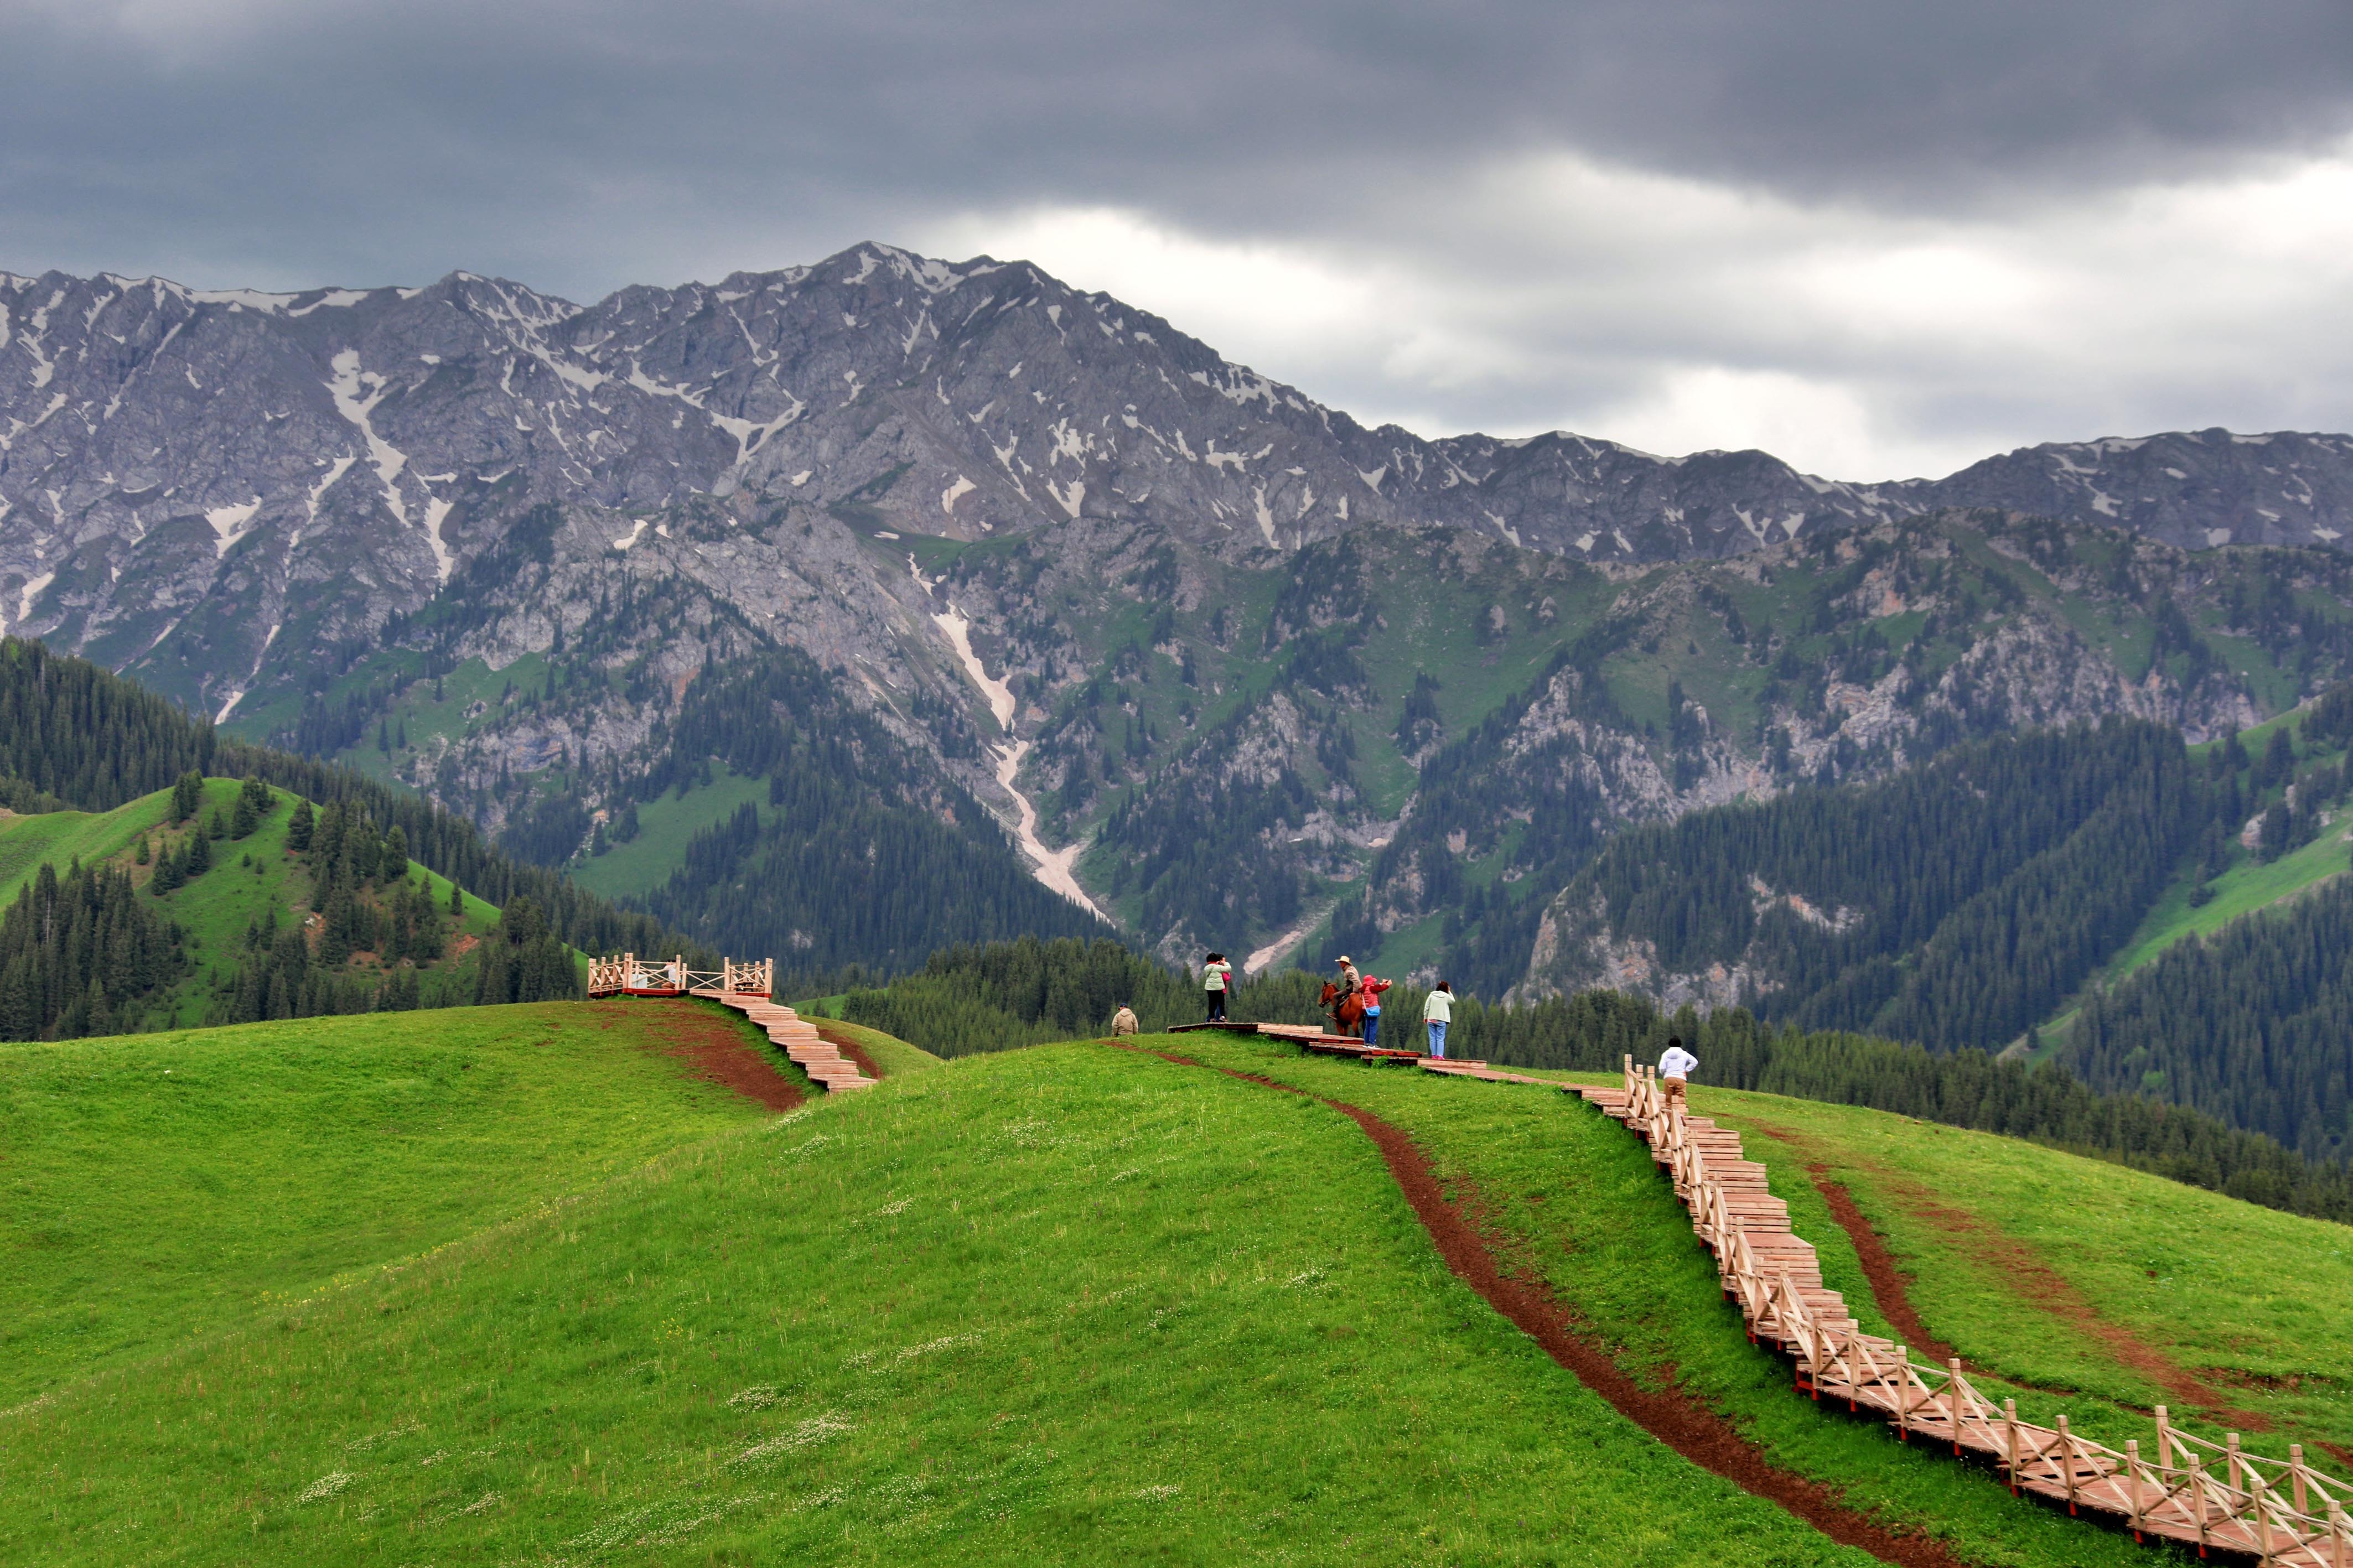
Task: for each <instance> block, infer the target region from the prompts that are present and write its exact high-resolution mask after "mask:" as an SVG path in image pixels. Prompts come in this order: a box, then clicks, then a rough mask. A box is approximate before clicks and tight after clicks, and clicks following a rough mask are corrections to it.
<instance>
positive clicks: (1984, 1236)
mask: <svg viewBox="0 0 2353 1568" xmlns="http://www.w3.org/2000/svg"><path fill="white" fill-rule="evenodd" d="M1747 1121H1748V1124H1749V1125H1750V1126H1752V1127H1754V1128H1756V1129H1757V1131H1759V1132H1762V1133H1764V1134H1765V1135H1766V1136H1767V1137H1768V1138H1771V1139H1774V1140H1776V1141H1778V1142H1781V1143H1785V1144H1787V1145H1788V1147H1790V1148H1791V1149H1794V1150H1796V1151H1798V1152H1799V1157H1800V1158H1804V1159H1807V1160H1808V1162H1809V1163H1808V1164H1807V1166H1806V1173H1807V1174H1808V1175H1810V1176H1811V1177H1812V1178H1813V1183H1814V1186H1815V1189H1816V1190H1817V1191H1819V1192H1820V1194H1822V1197H1823V1199H1824V1201H1825V1202H1827V1203H1828V1204H1829V1205H1830V1206H1831V1215H1832V1217H1834V1218H1835V1219H1837V1221H1838V1222H1839V1226H1840V1227H1841V1229H1843V1230H1844V1231H1845V1232H1846V1233H1847V1238H1848V1239H1849V1240H1850V1241H1852V1243H1853V1244H1854V1250H1855V1256H1856V1257H1857V1258H1860V1259H1861V1260H1862V1272H1863V1276H1864V1278H1865V1279H1869V1280H1870V1282H1871V1293H1872V1295H1873V1298H1875V1299H1876V1300H1877V1301H1878V1303H1879V1310H1880V1312H1881V1314H1882V1315H1883V1317H1885V1318H1886V1320H1887V1321H1889V1322H1890V1323H1892V1324H1894V1326H1895V1327H1896V1328H1897V1329H1899V1330H1901V1331H1904V1332H1905V1334H1906V1335H1907V1336H1908V1335H1915V1334H1916V1335H1917V1336H1919V1337H1917V1338H1915V1339H1910V1340H1909V1341H1908V1342H1909V1343H1910V1344H1911V1345H1912V1347H1913V1348H1914V1349H1915V1350H1919V1351H1922V1352H1926V1353H1929V1354H1932V1355H1934V1356H1935V1357H1936V1359H1937V1360H1938V1361H1947V1360H1950V1359H1951V1358H1952V1356H1953V1355H1954V1353H1955V1352H1953V1350H1952V1348H1951V1347H1950V1346H1948V1345H1947V1344H1945V1343H1944V1342H1942V1341H1941V1340H1938V1339H1937V1338H1936V1336H1935V1335H1933V1334H1931V1333H1930V1332H1929V1331H1928V1326H1927V1324H1926V1322H1925V1321H1922V1319H1921V1317H1920V1314H1919V1311H1918V1310H1917V1309H1915V1307H1914V1306H1913V1305H1912V1300H1911V1297H1910V1295H1909V1293H1908V1291H1907V1290H1906V1289H1905V1286H1906V1283H1907V1280H1906V1277H1905V1273H1904V1271H1903V1270H1902V1269H1901V1268H1899V1267H1898V1266H1897V1264H1896V1262H1895V1258H1894V1255H1892V1254H1891V1253H1890V1252H1889V1251H1888V1250H1887V1243H1886V1241H1885V1239H1884V1238H1883V1237H1881V1236H1880V1234H1879V1233H1878V1232H1877V1231H1875V1230H1873V1228H1872V1227H1871V1221H1870V1220H1869V1219H1868V1218H1867V1217H1866V1216H1865V1215H1863V1213H1862V1210H1861V1209H1859V1208H1857V1207H1856V1206H1855V1202H1854V1195H1853V1194H1852V1193H1850V1192H1848V1191H1847V1189H1846V1186H1845V1185H1844V1184H1842V1183H1841V1182H1839V1181H1837V1180H1836V1179H1835V1178H1833V1177H1832V1176H1831V1174H1830V1168H1829V1166H1827V1165H1826V1164H1824V1163H1821V1162H1820V1161H1818V1160H1814V1159H1812V1158H1811V1156H1812V1155H1813V1154H1815V1153H1816V1152H1820V1151H1819V1149H1818V1147H1816V1146H1814V1145H1813V1144H1812V1143H1811V1141H1810V1139H1808V1137H1807V1136H1806V1134H1804V1133H1802V1132H1798V1131H1791V1130H1790V1129H1788V1128H1785V1127H1774V1126H1770V1125H1768V1124H1767V1123H1765V1122H1762V1121H1757V1120H1755V1119H1754V1118H1753V1117H1752V1118H1748V1119H1747ZM1856 1168H1857V1169H1859V1170H1862V1171H1864V1172H1865V1173H1867V1174H1868V1175H1869V1176H1870V1177H1871V1179H1872V1182H1873V1184H1874V1185H1876V1186H1877V1187H1878V1188H1879V1189H1880V1190H1881V1191H1883V1192H1884V1193H1886V1194H1888V1196H1889V1197H1890V1198H1892V1199H1893V1200H1894V1202H1895V1203H1896V1204H1898V1205H1901V1206H1902V1207H1903V1209H1904V1211H1905V1213H1906V1214H1908V1215H1912V1216H1913V1217H1914V1218H1915V1219H1919V1220H1923V1221H1925V1222H1926V1223H1927V1224H1929V1225H1932V1226H1935V1227H1936V1229H1937V1230H1938V1231H1939V1232H1940V1233H1942V1234H1943V1236H1944V1237H1945V1238H1946V1239H1947V1241H1949V1242H1950V1243H1951V1244H1952V1245H1953V1246H1954V1247H1956V1248H1957V1250H1958V1251H1960V1252H1961V1253H1962V1254H1963V1255H1964V1256H1966V1257H1967V1258H1969V1260H1970V1261H1971V1262H1973V1263H1976V1264H1978V1266H1979V1267H1980V1268H1985V1269H1987V1270H1988V1271H1989V1272H1990V1273H1992V1274H1993V1275H1995V1276H1996V1277H1997V1278H1999V1279H2001V1280H2002V1281H2004V1283H2005V1284H2006V1286H2007V1287H2008V1289H2009V1290H2010V1293H2011V1294H2012V1295H2013V1296H2015V1297H2016V1298H2017V1300H2018V1301H2019V1302H2020V1304H2021V1307H2024V1308H2027V1309H2030V1310H2034V1311H2038V1312H2042V1313H2043V1314H2045V1315H2047V1316H2049V1317H2052V1318H2056V1319H2058V1320H2059V1321H2061V1322H2063V1323H2065V1324H2066V1325H2067V1326H2068V1327H2070V1328H2072V1329H2074V1330H2075V1331H2077V1332H2079V1333H2081V1334H2083V1335H2084V1337H2085V1338H2087V1339H2089V1340H2091V1341H2093V1342H2095V1343H2096V1344H2098V1345H2099V1346H2100V1348H2101V1349H2103V1350H2105V1352H2107V1353H2108V1354H2109V1355H2110V1356H2112V1357H2114V1358H2115V1359H2116V1363H2118V1364H2119V1365H2122V1366H2125V1367H2128V1368H2130V1369H2131V1370H2132V1371H2134V1372H2136V1373H2139V1374H2140V1375H2141V1376H2142V1377H2145V1378H2147V1380H2148V1381H2149V1382H2150V1383H2152V1384H2156V1385H2157V1386H2158V1388H2161V1389H2163V1390H2164V1391H2165V1394H2166V1397H2167V1398H2168V1400H2171V1401H2174V1402H2177V1403H2179V1404H2182V1405H2193V1406H2196V1407H2197V1408H2199V1409H2201V1410H2203V1411H2205V1412H2206V1413H2207V1414H2208V1415H2211V1416H2213V1417H2214V1418H2215V1419H2217V1420H2220V1421H2226V1422H2230V1423H2232V1424H2234V1425H2235V1426H2238V1427H2239V1428H2240V1429H2242V1430H2243V1431H2248V1432H2268V1431H2270V1430H2271V1429H2272V1423H2271V1420H2270V1418H2269V1417H2267V1416H2265V1415H2263V1414H2262V1413H2261V1412H2259V1411H2253V1410H2241V1409H2238V1408H2236V1407H2235V1406H2233V1405H2232V1404H2231V1402H2230V1400H2229V1398H2228V1397H2226V1396H2225V1395H2224V1394H2222V1393H2221V1391H2220V1390H2218V1389H2216V1388H2215V1387H2213V1386H2212V1385H2211V1384H2208V1383H2206V1382H2204V1381H2203V1380H2201V1379H2200V1378H2199V1377H2198V1376H2197V1374H2195V1373H2191V1372H2189V1370H2188V1369H2186V1368H2184V1367H2182V1366H2181V1365H2179V1363H2176V1362H2175V1361H2174V1360H2173V1359H2172V1358H2171V1357H2170V1356H2168V1355H2167V1354H2166V1353H2165V1352H2163V1351H2161V1350H2159V1349H2158V1348H2157V1347H2156V1346H2155V1345H2152V1344H2150V1343H2148V1342H2147V1341H2146V1340H2143V1339H2141V1338H2140V1337H2139V1336H2138V1335H2137V1334H2135V1333H2134V1332H2133V1331H2132V1330H2130V1329H2128V1328H2126V1327H2125V1325H2123V1324H2122V1323H2117V1322H2113V1321H2109V1320H2108V1319H2107V1318H2105V1317H2103V1316H2101V1314H2100V1310H2099V1309H2098V1308H2096V1307H2094V1306H2093V1305H2092V1303H2091V1301H2090V1300H2087V1299H2086V1298H2085V1297H2084V1293H2083V1292H2082V1291H2081V1290H2078V1289H2076V1288H2075V1287H2074V1286H2073V1284H2072V1283H2070V1282H2069V1281H2068V1279H2066V1277H2065V1276H2063V1275H2062V1274H2061V1273H2060V1272H2059V1271H2058V1270H2057V1269H2055V1268H2052V1267H2051V1265H2050V1263H2049V1262H2048V1261H2047V1260H2046V1259H2045V1258H2043V1257H2042V1254H2041V1253H2040V1252H2038V1251H2036V1250H2035V1249H2034V1248H2033V1247H2031V1246H2029V1245H2027V1244H2026V1243H2025V1242H2023V1241H2021V1240H2019V1239H2018V1238H2017V1237H2013V1236H2009V1235H2005V1234H2004V1233H2003V1232H2002V1231H2001V1229H2000V1227H1999V1226H1995V1225H1994V1224H1993V1223H1992V1222H1990V1221H1989V1220H1987V1219H1985V1218H1983V1217H1982V1216H1980V1215H1976V1214H1972V1213H1971V1212H1969V1211H1968V1209H1964V1208H1960V1207H1957V1206H1956V1205H1953V1204H1952V1203H1950V1202H1949V1201H1947V1199H1946V1198H1945V1197H1944V1196H1943V1195H1942V1194H1938V1193H1936V1191H1934V1190H1933V1189H1931V1188H1929V1187H1927V1186H1926V1185H1923V1184H1921V1183H1919V1182H1916V1181H1915V1180H1913V1179H1911V1178H1910V1177H1908V1176H1904V1175H1901V1174H1899V1173H1895V1172H1893V1171H1889V1170H1885V1169H1883V1168H1882V1167H1878V1166H1867V1165H1861V1164H1858V1165H1857V1166H1856ZM2003 1375H2006V1374H2003ZM2024 1386H2031V1385H2029V1384H2021V1387H2024Z"/></svg>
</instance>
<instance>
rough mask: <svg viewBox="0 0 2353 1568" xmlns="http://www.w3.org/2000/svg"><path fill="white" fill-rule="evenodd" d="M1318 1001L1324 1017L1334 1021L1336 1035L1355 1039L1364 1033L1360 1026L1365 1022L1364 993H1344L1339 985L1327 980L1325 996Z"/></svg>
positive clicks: (1333, 1028)
mask: <svg viewBox="0 0 2353 1568" xmlns="http://www.w3.org/2000/svg"><path fill="white" fill-rule="evenodd" d="M1316 1001H1317V1005H1319V1006H1321V1007H1322V1008H1323V1009H1324V1016H1325V1017H1327V1018H1329V1019H1331V1020H1332V1032H1333V1033H1334V1034H1335V1035H1346V1036H1349V1037H1352V1038H1353V1037H1356V1035H1358V1034H1360V1033H1361V1032H1362V1030H1361V1027H1360V1026H1362V1025H1363V1023H1364V1021H1365V994H1364V993H1363V992H1361V991H1346V992H1343V991H1342V990H1341V989H1340V988H1339V987H1338V986H1337V985H1335V984H1332V983H1331V982H1330V981H1328V980H1326V981H1325V982H1324V994H1323V995H1322V996H1320V997H1318V998H1317V999H1316Z"/></svg>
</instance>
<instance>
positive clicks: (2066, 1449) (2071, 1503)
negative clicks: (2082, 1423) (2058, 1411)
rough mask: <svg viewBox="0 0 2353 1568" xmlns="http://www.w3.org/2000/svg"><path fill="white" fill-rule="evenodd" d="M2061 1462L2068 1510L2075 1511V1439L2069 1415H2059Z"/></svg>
mask: <svg viewBox="0 0 2353 1568" xmlns="http://www.w3.org/2000/svg"><path fill="white" fill-rule="evenodd" d="M2059 1462H2060V1465H2061V1468H2063V1469H2064V1471H2065V1472H2066V1481H2067V1512H2068V1513H2069V1514H2070V1515H2073V1513H2074V1511H2075V1439H2074V1438H2073V1436H2070V1435H2069V1433H2068V1431H2067V1417H2066V1416H2064V1415H2061V1416H2060V1417H2059Z"/></svg>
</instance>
